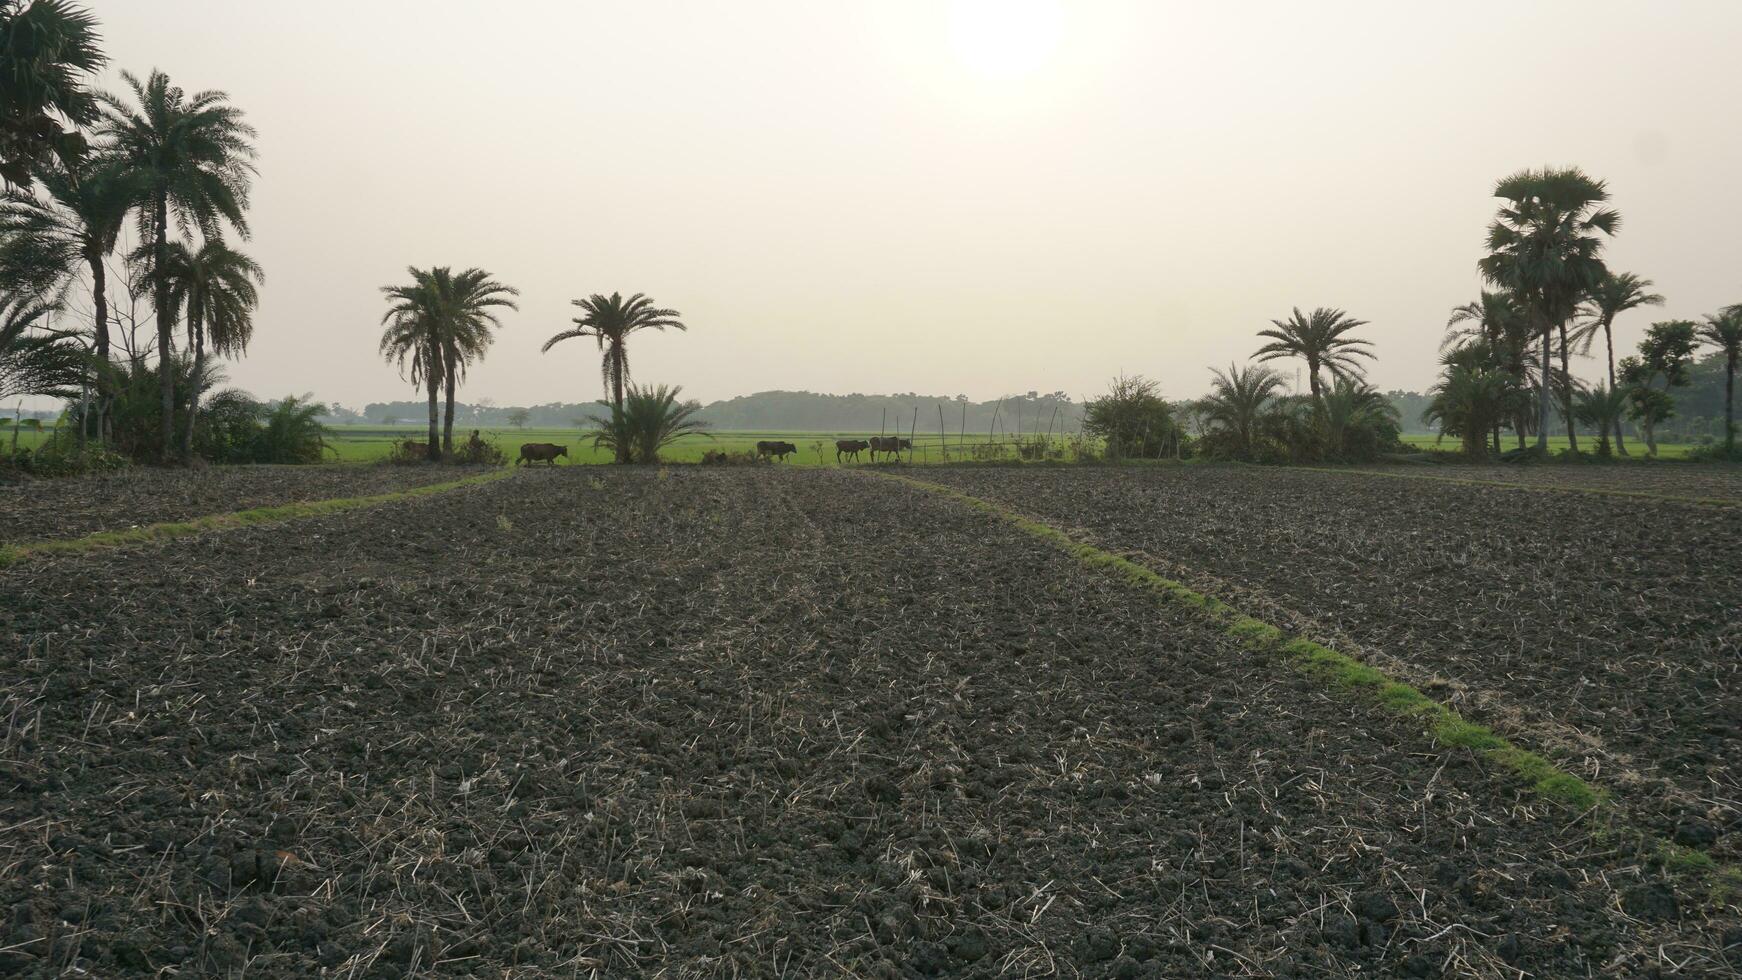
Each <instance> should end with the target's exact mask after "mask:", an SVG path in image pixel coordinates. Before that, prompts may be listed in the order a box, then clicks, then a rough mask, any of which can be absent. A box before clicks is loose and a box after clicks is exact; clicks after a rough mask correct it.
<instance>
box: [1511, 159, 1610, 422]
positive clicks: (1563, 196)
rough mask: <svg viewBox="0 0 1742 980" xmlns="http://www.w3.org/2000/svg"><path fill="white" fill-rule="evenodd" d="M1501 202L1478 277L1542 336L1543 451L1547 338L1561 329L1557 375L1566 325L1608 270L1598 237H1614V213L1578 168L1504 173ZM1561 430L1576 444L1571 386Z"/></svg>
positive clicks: (1600, 188)
mask: <svg viewBox="0 0 1742 980" xmlns="http://www.w3.org/2000/svg"><path fill="white" fill-rule="evenodd" d="M1494 196H1495V197H1497V198H1500V199H1502V200H1503V201H1505V202H1506V203H1505V204H1503V205H1502V206H1501V208H1500V210H1499V212H1498V213H1497V214H1496V216H1495V218H1494V222H1493V223H1492V224H1490V225H1489V226H1488V254H1487V255H1486V256H1484V257H1483V258H1482V259H1481V261H1480V262H1479V263H1478V266H1479V267H1480V269H1481V270H1482V275H1483V276H1484V277H1486V278H1487V280H1488V281H1489V282H1491V283H1493V284H1495V285H1497V286H1503V287H1505V288H1507V289H1509V290H1511V291H1512V293H1513V295H1515V296H1517V297H1518V298H1519V300H1520V301H1521V302H1522V303H1523V305H1524V308H1525V311H1526V313H1527V315H1528V316H1529V317H1530V324H1531V332H1532V335H1533V336H1536V337H1540V338H1541V341H1542V364H1541V372H1540V374H1539V375H1538V378H1537V431H1536V440H1537V448H1538V450H1540V451H1543V452H1547V451H1548V421H1549V396H1550V391H1549V389H1550V381H1551V378H1552V377H1553V374H1554V369H1553V366H1552V362H1551V359H1550V346H1551V338H1552V336H1553V335H1554V334H1555V333H1556V332H1557V331H1559V332H1560V334H1561V339H1562V344H1561V368H1562V371H1561V373H1562V374H1563V375H1566V374H1568V373H1569V372H1568V371H1567V363H1566V362H1567V349H1568V347H1569V345H1568V344H1567V343H1566V323H1567V320H1568V319H1570V318H1571V317H1572V315H1573V314H1574V312H1575V311H1576V310H1577V308H1578V304H1579V303H1580V302H1581V301H1582V300H1583V299H1584V298H1585V296H1586V294H1587V293H1589V292H1590V291H1591V290H1592V289H1594V288H1596V286H1597V284H1598V283H1600V282H1601V281H1602V280H1603V278H1604V276H1605V275H1607V273H1608V269H1607V268H1605V267H1604V265H1603V260H1602V258H1601V254H1602V250H1603V240H1602V239H1601V238H1599V237H1598V234H1601V235H1605V236H1608V235H1613V234H1615V232H1616V230H1617V229H1618V228H1619V227H1620V226H1621V215H1620V213H1619V212H1617V211H1615V210H1614V209H1612V208H1606V207H1603V206H1602V205H1603V204H1604V203H1605V202H1607V201H1608V200H1609V191H1608V188H1607V187H1606V186H1605V185H1604V183H1603V182H1602V181H1600V180H1594V179H1592V178H1591V177H1588V176H1586V175H1585V173H1584V172H1583V171H1581V170H1579V169H1577V168H1569V169H1565V170H1555V169H1546V168H1545V169H1543V170H1540V171H1533V170H1525V171H1520V172H1519V173H1515V174H1513V175H1511V176H1509V177H1506V178H1503V179H1502V180H1501V181H1500V182H1499V183H1497V184H1496V185H1495V187H1494ZM1568 387H1569V391H1568V398H1567V404H1565V405H1564V406H1563V407H1564V409H1565V413H1566V416H1567V433H1568V435H1569V437H1571V440H1572V445H1573V447H1574V448H1575V449H1577V447H1578V442H1577V439H1578V437H1577V435H1576V434H1574V433H1573V431H1572V406H1571V392H1570V386H1568Z"/></svg>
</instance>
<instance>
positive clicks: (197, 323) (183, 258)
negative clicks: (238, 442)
mask: <svg viewBox="0 0 1742 980" xmlns="http://www.w3.org/2000/svg"><path fill="white" fill-rule="evenodd" d="M164 274H165V276H166V277H167V278H168V280H169V301H170V304H171V305H172V306H173V307H174V308H175V309H180V310H184V311H185V313H186V323H187V337H188V350H189V351H190V352H191V354H192V357H193V374H192V375H191V377H192V378H193V379H194V383H193V384H192V385H191V386H190V388H189V390H188V395H187V400H188V407H187V422H186V424H185V425H183V427H182V434H181V457H182V460H183V461H184V462H191V461H192V459H193V453H194V426H195V423H196V420H197V418H198V416H199V410H200V395H201V385H200V381H201V380H202V379H203V378H204V377H205V368H206V341H207V340H208V339H210V341H211V347H212V350H213V352H214V353H216V354H218V355H219V356H220V357H234V356H237V355H240V354H241V353H243V352H244V351H245V350H247V348H248V341H249V339H250V338H251V337H252V336H253V335H254V308H255V307H256V306H258V305H259V303H260V293H259V289H258V288H257V287H258V286H259V284H261V283H263V282H264V281H265V279H266V276H265V273H263V272H262V271H261V269H260V265H259V264H258V263H256V262H255V261H254V260H253V259H251V258H249V257H248V256H246V255H244V254H242V253H241V252H238V251H236V250H235V249H233V248H231V247H229V246H228V245H226V244H224V240H223V239H221V238H208V239H206V241H205V243H204V244H202V245H201V246H200V247H199V248H197V249H193V248H189V247H188V245H187V243H186V242H179V241H178V242H175V243H174V244H172V245H171V246H170V249H169V258H168V261H167V263H166V265H165V266H164Z"/></svg>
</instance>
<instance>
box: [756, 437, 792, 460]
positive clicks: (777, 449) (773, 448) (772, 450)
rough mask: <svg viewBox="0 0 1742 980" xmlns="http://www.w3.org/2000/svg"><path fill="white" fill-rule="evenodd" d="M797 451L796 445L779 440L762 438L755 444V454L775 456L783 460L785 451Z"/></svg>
mask: <svg viewBox="0 0 1742 980" xmlns="http://www.w3.org/2000/svg"><path fill="white" fill-rule="evenodd" d="M796 452H798V447H797V446H795V445H793V444H792V443H790V442H779V441H775V440H769V439H764V440H762V441H760V442H758V443H757V444H756V455H758V456H775V457H778V458H779V459H781V460H782V461H784V460H785V459H786V454H787V453H796Z"/></svg>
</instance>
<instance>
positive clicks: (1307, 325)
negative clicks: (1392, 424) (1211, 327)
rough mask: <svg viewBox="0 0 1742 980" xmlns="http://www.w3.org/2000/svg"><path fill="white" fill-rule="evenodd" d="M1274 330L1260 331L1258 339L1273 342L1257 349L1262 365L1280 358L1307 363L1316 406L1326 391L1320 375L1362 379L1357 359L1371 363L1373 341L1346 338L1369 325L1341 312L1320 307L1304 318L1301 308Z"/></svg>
mask: <svg viewBox="0 0 1742 980" xmlns="http://www.w3.org/2000/svg"><path fill="white" fill-rule="evenodd" d="M1270 322H1271V323H1272V324H1274V325H1275V329H1272V330H1260V331H1259V332H1258V336H1260V337H1268V338H1270V343H1268V344H1265V345H1264V346H1263V347H1260V348H1258V352H1257V355H1256V356H1257V358H1258V359H1259V360H1260V361H1273V360H1276V359H1277V358H1279V357H1298V358H1300V359H1301V360H1303V361H1305V362H1306V367H1307V384H1308V385H1309V386H1310V388H1311V389H1312V396H1313V403H1314V404H1320V403H1321V396H1322V394H1323V387H1322V385H1321V384H1320V381H1319V371H1320V370H1328V371H1329V372H1330V373H1331V376H1332V377H1333V378H1343V377H1360V376H1361V368H1360V365H1359V364H1358V363H1357V362H1356V361H1355V358H1357V357H1365V358H1369V359H1371V358H1372V357H1373V352H1372V351H1370V350H1368V349H1367V348H1368V347H1371V346H1372V342H1371V341H1367V340H1361V339H1359V338H1356V337H1350V336H1347V334H1348V333H1349V331H1351V330H1354V329H1356V328H1357V327H1364V326H1366V325H1367V321H1365V320H1357V319H1355V318H1353V317H1351V316H1349V315H1348V314H1347V313H1344V312H1343V311H1342V310H1333V309H1327V308H1325V307H1320V308H1318V309H1316V310H1314V311H1312V313H1311V314H1303V313H1302V312H1301V311H1300V307H1298V306H1297V307H1295V308H1294V312H1293V314H1292V315H1291V316H1289V318H1288V319H1286V320H1272V321H1270Z"/></svg>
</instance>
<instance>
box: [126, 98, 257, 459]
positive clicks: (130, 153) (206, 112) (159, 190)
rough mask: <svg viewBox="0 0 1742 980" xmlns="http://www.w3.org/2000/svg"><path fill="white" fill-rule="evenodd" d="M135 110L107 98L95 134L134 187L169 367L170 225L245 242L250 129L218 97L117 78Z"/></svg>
mask: <svg viewBox="0 0 1742 980" xmlns="http://www.w3.org/2000/svg"><path fill="white" fill-rule="evenodd" d="M121 77H122V78H123V79H125V80H126V82H127V84H128V86H129V87H130V88H132V90H133V96H134V99H135V100H136V101H137V102H138V107H137V108H133V107H130V106H128V105H127V103H126V102H124V101H123V100H121V99H120V98H117V97H115V96H112V95H103V96H101V99H102V102H103V105H104V114H103V121H102V125H101V126H100V127H99V129H98V132H99V134H100V135H102V136H104V137H106V138H107V139H108V140H109V142H110V144H111V146H112V148H113V150H114V152H115V153H116V155H117V156H119V157H120V158H121V159H122V160H123V161H125V162H126V164H127V166H128V167H129V168H130V169H132V170H133V172H134V173H136V174H137V175H138V179H139V181H140V191H141V193H140V198H139V200H138V204H139V205H140V206H141V212H140V225H141V230H142V235H141V238H143V239H145V240H147V241H149V242H150V243H151V249H150V252H149V255H150V263H149V266H148V269H149V275H150V277H151V284H152V304H153V306H154V307H155V308H156V310H157V345H158V351H157V354H158V357H160V358H165V359H167V358H168V357H170V356H171V351H172V350H173V346H174V337H173V336H172V333H171V331H172V328H173V327H174V326H175V306H174V304H172V303H171V301H170V280H169V276H168V274H167V273H168V265H169V261H170V252H169V225H170V219H171V218H172V217H174V219H175V220H176V222H177V223H178V224H179V225H181V226H182V227H187V226H190V225H191V226H193V227H197V228H198V229H199V230H200V232H201V234H202V235H203V236H204V237H206V238H218V237H221V235H222V232H223V225H224V223H225V222H228V223H229V224H230V226H231V227H233V228H235V229H236V232H237V234H239V235H241V236H242V237H243V238H247V237H248V222H247V219H246V216H245V214H244V212H245V211H246V209H247V205H248V186H249V181H250V180H251V179H252V177H253V175H254V173H255V170H254V164H253V159H254V147H253V144H252V143H251V142H250V141H251V140H252V139H253V138H254V135H255V134H254V129H253V128H252V127H250V126H249V125H248V124H247V123H245V122H243V121H242V110H240V109H238V108H236V107H235V106H233V105H231V104H230V100H229V96H227V95H225V94H224V93H222V92H216V91H207V92H197V93H195V94H193V95H191V96H190V95H187V94H186V93H184V92H183V91H182V90H181V88H180V87H178V86H176V85H172V84H170V81H169V76H168V75H165V74H164V73H163V72H160V71H154V72H152V73H151V76H150V78H148V79H147V80H146V81H145V82H144V83H141V82H140V81H139V79H138V78H136V77H134V76H133V75H131V74H129V73H127V72H122V73H121ZM159 373H160V375H161V377H162V382H161V383H162V390H161V392H160V395H161V401H162V411H163V420H162V429H163V461H164V462H168V461H169V458H170V453H171V451H172V450H171V443H172V441H173V429H174V415H175V386H174V384H173V374H174V372H171V371H162V372H159Z"/></svg>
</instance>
